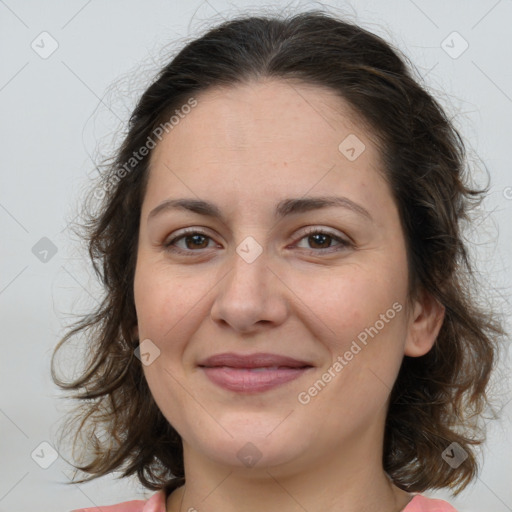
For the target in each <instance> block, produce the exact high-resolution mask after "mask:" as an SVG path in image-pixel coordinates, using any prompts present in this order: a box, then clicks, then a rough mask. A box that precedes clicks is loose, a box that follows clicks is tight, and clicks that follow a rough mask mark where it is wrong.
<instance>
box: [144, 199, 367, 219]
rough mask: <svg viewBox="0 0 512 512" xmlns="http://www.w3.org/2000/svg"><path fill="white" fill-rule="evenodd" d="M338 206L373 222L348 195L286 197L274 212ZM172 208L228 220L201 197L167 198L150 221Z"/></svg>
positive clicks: (153, 212) (289, 213) (156, 209)
mask: <svg viewBox="0 0 512 512" xmlns="http://www.w3.org/2000/svg"><path fill="white" fill-rule="evenodd" d="M333 206H337V207H340V208H345V209H347V210H350V211H352V212H355V213H357V214H358V215H361V216H363V217H366V218H367V219H368V220H370V221H371V222H373V218H372V216H371V215H370V213H369V212H368V210H367V209H366V208H364V207H362V206H361V205H360V204H357V203H355V202H354V201H352V200H350V199H349V198H348V197H339V196H327V197H307V198H296V199H284V200H282V201H280V202H279V203H278V204H277V206H276V208H275V212H274V216H275V217H276V218H283V217H285V216H287V215H292V214H297V213H304V212H309V211H312V210H319V209H322V208H330V207H333ZM170 210H187V211H191V212H194V213H197V214H199V215H205V216H208V217H213V218H215V219H219V220H221V221H222V222H223V223H224V224H226V220H225V219H224V216H223V215H222V212H221V211H220V209H219V208H218V207H217V206H216V205H215V204H213V203H209V202H207V201H203V200H201V199H188V198H182V199H167V200H165V201H163V202H162V203H161V204H159V205H158V206H156V207H155V208H154V209H153V210H151V212H150V213H149V215H148V222H149V221H150V220H151V219H153V218H154V217H156V216H157V215H159V214H161V213H163V212H167V211H170Z"/></svg>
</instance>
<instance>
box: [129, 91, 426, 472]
mask: <svg viewBox="0 0 512 512" xmlns="http://www.w3.org/2000/svg"><path fill="white" fill-rule="evenodd" d="M196 100H197V106H195V107H194V108H192V109H191V111H190V112H189V113H188V114H187V115H186V116H184V117H183V118H182V119H181V120H180V122H179V124H177V125H175V126H174V128H173V129H172V130H171V131H169V133H167V134H166V135H165V136H164V138H163V139H162V141H161V142H160V143H159V144H158V145H157V147H156V148H155V150H154V151H153V153H152V156H151V164H150V175H149V181H148V187H147V192H146V195H145V197H144V201H143V205H142V210H141V218H140V221H141V222H140V232H139V239H138V253H137V266H136V273H135V283H134V293H135V304H136V311H137V319H138V335H139V339H140V340H141V343H143V345H142V347H141V348H142V352H143V353H147V354H149V355H147V356H146V357H145V364H144V366H143V369H144V374H145V377H146V379H147V382H148V385H149V387H150V389H151V392H152V394H153V396H154V398H155V401H156V403H157V404H158V406H159V408H160V410H161V411H162V413H163V414H164V415H165V417H166V418H167V420H168V421H169V422H170V423H171V424H172V425H173V427H174V428H175V429H176V430H177V431H178V433H179V434H180V435H181V437H182V439H183V442H184V448H185V458H186V459H187V456H188V457H192V454H194V456H195V457H197V458H203V459H204V460H209V461H211V462H212V461H213V462H214V463H218V464H227V465H230V466H236V467H237V468H238V469H239V470H241V471H243V470H244V467H248V460H249V458H250V457H252V458H253V460H256V459H257V460H258V462H257V463H258V465H260V466H266V467H268V466H274V467H277V466H279V465H281V466H282V467H285V466H286V465H290V466H291V465H294V467H299V466H300V465H301V464H311V462H312V461H313V459H315V458H317V459H318V460H320V459H321V458H322V457H328V456H332V453H333V452H337V451H339V452H340V453H345V454H348V453H349V452H350V453H351V454H353V456H354V457H355V456H356V455H357V454H359V455H361V453H362V451H363V450H365V449H366V450H375V449H376V447H378V446H379V443H381V442H382V432H383V425H384V419H385V413H386V407H385V406H386V401H387V399H388V397H389V393H390V391H391V387H392V385H393V382H394V381H395V379H396V376H397V373H398V370H399V367H400V363H401V361H402V359H403V356H404V353H405V354H408V353H409V355H421V354H422V353H425V352H426V351H428V349H429V348H430V346H431V341H433V338H435V335H433V336H430V338H429V339H430V341H428V340H427V341H425V340H426V338H425V336H423V337H422V336H421V334H420V333H419V331H418V330H417V324H418V321H419V320H418V318H419V319H420V320H421V314H418V311H420V309H415V308H413V307H412V306H411V308H408V307H407V305H406V301H407V284H408V283H407V262H406V248H405V241H404V236H403V232H402V229H401V225H400V219H399V216H398V212H397V207H396V205H395V203H394V201H393V198H392V195H391V192H390V190H389V188H388V186H387V184H386V182H385V181H384V179H383V178H382V176H381V173H382V170H383V168H382V163H381V160H380V156H379V151H378V149H377V146H376V143H375V142H374V140H373V137H372V135H373V134H372V133H371V132H369V131H368V130H367V129H366V128H365V127H364V125H363V124H362V123H360V122H358V121H357V118H356V117H355V116H354V115H353V112H352V111H351V110H350V108H349V106H348V104H347V103H345V102H344V101H343V100H341V99H340V98H339V97H338V96H336V95H335V94H334V93H333V92H332V91H329V90H325V89H322V88H320V87H317V86H310V85H304V84H300V85H298V84H293V85H292V84H291V83H285V82H282V81H265V82H258V83H252V84H250V85H243V86H242V85H239V86H236V87H234V88H222V89H215V90H209V91H207V92H205V93H203V94H202V95H198V96H197V97H196ZM326 198H328V199H330V200H331V201H330V202H328V201H325V202H323V200H325V199H326ZM336 198H337V199H336ZM182 199H187V200H194V201H196V203H195V206H194V205H193V204H191V203H190V202H189V203H188V205H187V204H182V206H174V207H173V206H172V205H170V204H169V203H167V206H166V207H160V208H158V207H159V206H160V205H162V204H163V203H164V202H166V201H169V200H173V201H176V200H182ZM313 199H318V201H311V200H313ZM199 201H203V202H206V203H208V205H211V206H209V207H208V208H207V207H206V206H205V205H201V204H200V203H199ZM208 205H207V206H208ZM155 208H156V209H157V210H155ZM215 212H217V214H218V215H214V213H215ZM418 307H419V306H418ZM415 329H416V330H415ZM427 338H428V336H427ZM145 340H146V341H145ZM226 353H230V354H236V355H239V356H253V357H252V358H251V357H249V358H248V359H236V358H235V359H233V358H227V359H218V360H217V361H215V360H213V361H212V360H210V361H206V359H208V358H210V357H211V356H216V355H219V354H226ZM255 354H270V355H271V357H270V359H265V358H262V359H258V358H256V357H254V355H255ZM278 356H284V357H287V358H292V359H293V361H290V360H284V359H276V358H277V357H278ZM251 364H253V365H256V366H258V365H259V366H260V367H261V366H263V367H267V368H268V367H274V366H279V367H281V368H280V369H275V368H274V369H267V370H265V369H263V370H262V369H260V370H255V369H252V370H251V369H248V368H249V367H250V366H251ZM235 367H236V368H235ZM248 443H252V444H248ZM365 447H366V448H365ZM248 457H249V458H248ZM249 464H250V463H249Z"/></svg>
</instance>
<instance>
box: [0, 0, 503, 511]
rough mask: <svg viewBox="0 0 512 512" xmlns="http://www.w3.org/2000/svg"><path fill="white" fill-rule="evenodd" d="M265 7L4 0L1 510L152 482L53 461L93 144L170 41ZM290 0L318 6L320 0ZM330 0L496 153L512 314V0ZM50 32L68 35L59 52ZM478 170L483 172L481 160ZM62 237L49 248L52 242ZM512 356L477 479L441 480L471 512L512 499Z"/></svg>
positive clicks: (74, 500) (488, 236) (81, 308)
mask: <svg viewBox="0 0 512 512" xmlns="http://www.w3.org/2000/svg"><path fill="white" fill-rule="evenodd" d="M276 4H279V5H282V6H284V5H286V4H285V3H284V2H276ZM263 5H264V4H263V3H254V2H244V1H241V0H236V1H235V2H225V1H222V0H209V1H207V2H203V1H199V0H192V1H187V2H185V1H184V0H180V1H167V2H163V1H156V0H152V1H146V2H135V1H133V0H131V1H126V0H124V1H122V2H121V1H109V2H107V1H100V0H89V1H86V0H81V1H78V0H72V1H56V0H52V1H46V2H36V1H34V0H32V1H20V0H18V1H15V0H5V1H2V0H0V46H1V48H2V54H1V55H2V65H1V66H0V108H1V109H2V116H1V121H0V130H1V132H0V139H1V148H2V151H1V179H2V181H1V183H2V186H1V188H0V222H1V224H0V227H1V237H2V250H1V253H0V257H1V272H0V312H1V315H2V324H3V325H4V331H3V337H2V345H1V348H2V350H1V356H0V389H1V402H0V434H1V435H0V457H1V459H0V460H1V463H0V512H6V511H9V512H18V511H22V510H23V511H26V510H29V508H30V509H32V508H34V507H35V506H37V509H38V510H48V511H49V510H52V512H58V511H62V512H64V511H68V510H71V509H73V508H78V507H86V506H87V507H91V506H94V505H107V504H111V503H115V502H119V501H124V500H128V499H135V498H141V499H142V498H145V497H148V496H149V495H151V494H152V492H145V493H144V492H143V489H142V488H141V486H140V485H139V484H137V482H135V481H134V480H125V481H122V480H116V479H115V475H113V476H110V477H106V478H103V479H100V480H97V481H96V482H94V483H90V484H82V485H74V486H70V485H66V484H65V482H67V481H69V476H70V475H71V472H70V469H69V468H70V466H69V464H67V463H66V462H65V461H64V460H63V459H62V457H58V458H57V459H56V460H55V461H53V459H52V452H51V448H50V447H48V446H47V445H41V443H49V444H50V445H54V444H55V443H54V440H55V436H56V432H57V431H58V426H59V425H60V420H61V418H62V416H63V414H64V413H65V411H66V407H68V405H67V402H66V401H65V400H63V399H62V398H60V396H61V395H60V392H59V390H58V389H57V388H56V387H55V386H54V385H53V383H52V382H51V379H50V374H49V361H50V356H51V353H52V350H53V348H54V346H55V344H56V343H57V340H58V339H59V337H60V336H61V335H62V334H63V332H64V327H65V325H67V324H69V323H70V322H71V321H72V320H73V319H74V317H73V315H76V314H78V313H83V312H85V311H88V310H90V309H91V308H92V307H93V306H95V304H96V301H97V297H99V293H98V292H99V288H98V285H97V284H95V282H94V278H93V275H92V272H91V271H90V269H89V268H88V265H87V262H86V259H85V252H84V248H83V247H81V246H80V245H79V243H78V242H77V241H76V240H75V237H74V236H73V234H72V233H71V232H70V231H69V229H68V228H67V226H68V224H69V222H70V221H72V220H73V219H74V217H75V215H76V214H77V213H78V211H79V210H78V208H79V202H80V199H81V198H82V197H83V193H84V190H86V189H87V187H88V185H89V182H88V180H89V177H90V176H92V175H93V174H94V173H95V168H94V163H93V160H91V157H92V158H95V157H96V156H97V155H98V154H100V153H98V151H103V152H104V153H105V152H108V149H109V147H111V145H112V144H114V143H115V142H116V141H117V142H118V141H119V136H117V139H116V136H115V134H116V133H119V130H120V128H122V127H123V125H124V122H125V121H126V120H127V118H128V115H129V112H130V110H131V108H132V107H133V105H134V102H135V100H136V99H137V96H138V95H139V94H140V93H141V92H142V90H143V89H144V87H145V86H146V85H147V84H148V80H149V79H150V78H151V74H152V73H154V72H155V71H156V70H157V69H158V65H159V63H160V62H162V59H163V58H164V57H165V52H169V51H172V49H173V48H178V47H180V46H181V45H182V44H183V43H184V42H186V41H187V40H188V39H189V38H193V37H195V36H196V35H197V34H198V31H201V30H203V29H204V28H205V27H207V25H209V24H210V23H212V22H213V21H215V20H217V21H220V20H221V19H222V18H223V17H229V16H230V15H231V14H235V13H239V12H241V11H245V10H247V9H250V10H251V11H258V9H259V8H260V7H261V6H263ZM289 5H290V8H293V7H297V8H298V9H300V10H305V9H308V8H312V7H321V4H319V3H316V2H299V1H297V2H293V3H291V4H289ZM324 5H326V6H327V10H330V11H331V12H333V13H335V14H339V15H342V16H346V17H347V18H348V19H349V20H352V21H356V22H359V23H360V24H361V25H363V26H364V27H366V28H368V29H370V30H373V31H375V32H376V33H378V34H380V35H382V36H384V37H385V38H386V39H387V40H388V41H391V42H392V43H394V44H395V45H396V46H398V47H399V48H400V49H401V50H402V51H403V52H404V53H405V54H406V55H408V56H410V57H411V59H412V61H413V62H414V63H415V64H416V66H417V68H418V71H419V72H420V73H421V75H422V76H423V77H424V79H425V81H426V83H427V84H428V86H429V88H430V90H431V92H432V93H433V94H435V95H436V97H437V98H438V99H439V101H440V102H441V103H442V104H443V106H444V107H445V108H446V110H447V111H448V113H449V115H450V116H453V117H454V122H455V125H456V126H457V127H458V128H459V129H460V130H461V131H462V133H463V135H464V137H465V140H466V141H467V143H468V145H469V147H470V158H471V159H472V160H473V161H474V163H475V164H478V165H480V168H483V166H482V164H481V161H483V162H485V164H486V165H487V168H488V170H489V172H490V175H491V178H492V189H491V193H490V195H489V197H488V199H487V200H486V202H485V203H484V205H483V208H482V211H483V214H482V218H481V221H479V222H478V224H477V225H476V227H477V228H478V232H473V233H471V237H472V239H473V240H474V241H475V242H477V243H478V250H477V252H476V254H477V255H478V257H479V259H480V263H479V267H480V268H481V269H482V270H483V271H484V272H485V275H486V278H485V279H486V281H487V282H488V283H490V284H491V285H492V286H493V289H492V290H491V293H492V294H493V295H494V296H496V297H497V298H498V299H499V300H500V301H502V303H501V306H499V307H501V308H503V307H505V308H506V309H505V311H507V317H509V316H510V315H509V314H508V312H510V309H509V299H510V295H511V294H510V290H511V287H510V285H511V279H510V263H511V259H510V258H511V257H510V254H512V236H511V230H512V224H511V222H510V217H511V215H510V214H511V211H512V175H511V172H510V146H511V143H512V140H511V133H512V122H511V120H510V119H511V114H512V67H511V65H510V63H511V62H512V32H511V30H510V26H511V24H512V1H510V0H500V1H496V0H478V1H477V0H474V1H462V0H459V1H446V0H443V1H428V2H427V1H421V0H414V1H413V0H403V1H398V0H393V1H389V0H388V1H385V2H384V1H382V2H377V1H357V2H356V1H353V2H342V1H339V2H334V1H332V2H326V4H324ZM212 19H213V21H212ZM454 31H456V32H457V33H458V35H457V34H455V35H454V34H452V33H453V32H454ZM42 32H47V33H48V34H49V35H44V34H43V35H41V33H42ZM443 41H445V42H444V43H443ZM169 43H172V45H171V46H170V47H167V49H164V51H163V52H162V48H163V47H164V46H165V45H166V44H169ZM466 44H467V45H468V48H467V49H466V50H465V51H464V52H462V50H463V49H464V47H465V46H466ZM52 45H58V48H57V49H56V50H55V51H54V53H52V54H51V55H48V53H49V52H50V51H51V50H52ZM104 153H103V154H104ZM475 175H476V177H477V178H478V179H480V178H485V174H484V173H483V172H482V171H480V172H476V173H475ZM480 181H481V180H480ZM43 237H46V238H47V239H49V240H50V241H51V244H50V243H49V242H48V240H43V241H41V239H42V238H43ZM34 247H35V248H34ZM49 247H50V252H48V253H47V254H46V253H44V252H42V251H44V250H45V249H48V248H49ZM51 247H54V250H55V249H56V250H57V252H56V253H55V254H52V252H51ZM507 326H508V328H510V322H508V325H507ZM508 347H509V342H508V340H507V346H506V348H507V349H508ZM510 367H511V365H510V360H507V359H506V358H505V357H503V359H502V360H501V373H499V374H496V375H497V376H496V377H495V379H494V382H495V383H496V385H497V389H501V390H504V392H503V391H502V394H503V395H504V396H502V397H501V403H503V404H506V405H505V407H504V408H503V410H502V411H501V418H502V419H501V421H500V422H493V423H492V425H491V426H490V429H489V437H488V442H487V444H486V445H485V453H484V457H483V459H482V471H481V473H480V475H479V478H478V479H477V480H476V481H475V482H474V484H472V485H471V486H470V487H469V488H468V489H467V490H466V491H464V492H463V493H462V494H461V495H459V497H457V498H451V497H450V495H449V493H448V492H438V493H430V494H431V495H433V496H439V497H444V498H448V499H450V501H451V502H452V503H453V505H454V506H455V507H456V508H458V509H459V510H460V511H461V512H463V511H466V512H483V511H486V512H487V511H491V510H492V511H493V512H506V511H512V486H511V483H512V442H511V435H510V432H511V431H512V403H511V402H507V401H509V400H510V399H511V395H510V391H508V389H509V388H508V387H506V386H507V384H506V381H505V380H504V376H505V375H506V374H507V373H509V369H510ZM507 430H508V432H509V433H508V434H507ZM36 461H37V462H36ZM50 463H51V464H50ZM47 464H50V465H49V467H48V468H47V469H44V468H43V467H41V465H47Z"/></svg>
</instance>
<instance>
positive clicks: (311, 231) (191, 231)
mask: <svg viewBox="0 0 512 512" xmlns="http://www.w3.org/2000/svg"><path fill="white" fill-rule="evenodd" d="M317 234H321V235H327V236H329V237H330V238H331V239H332V240H334V241H336V242H339V246H338V249H336V248H335V249H334V251H333V250H332V248H331V247H327V248H325V249H305V250H306V251H307V252H310V253H315V254H318V253H326V252H329V253H331V252H338V251H340V250H343V249H347V248H349V247H353V245H354V244H353V243H352V242H350V241H348V240H345V239H343V238H341V237H339V236H336V235H334V234H333V233H331V232H329V231H327V230H323V229H319V228H315V227H310V228H308V229H307V230H306V232H305V233H304V234H303V236H302V237H301V238H300V239H299V242H300V241H301V240H303V239H304V238H307V237H308V236H311V235H317ZM191 235H202V236H204V237H205V238H209V239H210V240H212V238H211V237H210V236H209V235H208V234H207V233H205V232H204V231H201V230H200V229H195V228H188V229H185V230H184V231H183V232H182V233H181V234H180V235H178V236H176V237H174V238H172V239H171V240H169V241H167V242H165V243H164V244H162V245H163V247H164V249H165V250H166V251H169V252H173V253H178V254H183V255H185V256H194V255H195V254H194V253H199V252H200V251H201V249H198V250H192V249H187V250H184V249H179V248H177V247H173V244H174V243H175V242H177V241H178V240H181V239H182V238H187V237H188V236H191Z"/></svg>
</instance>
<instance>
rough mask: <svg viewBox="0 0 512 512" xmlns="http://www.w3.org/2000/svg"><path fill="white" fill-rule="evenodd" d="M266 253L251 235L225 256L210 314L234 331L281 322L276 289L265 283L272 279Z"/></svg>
mask: <svg viewBox="0 0 512 512" xmlns="http://www.w3.org/2000/svg"><path fill="white" fill-rule="evenodd" d="M268 263H269V261H268V254H267V252H266V251H265V250H264V248H263V246H262V245H260V244H259V243H258V242H257V241H256V240H255V239H254V238H253V237H250V236H249V237H246V238H244V239H243V240H242V242H240V243H239V244H238V246H237V247H236V249H235V251H233V253H232V254H231V256H230V257H229V259H228V262H227V265H229V272H228V274H227V275H226V276H225V279H223V280H222V282H221V284H220V288H219V289H218V293H217V295H216V297H215V302H214V304H213V306H212V317H213V318H214V319H216V320H223V321H225V322H226V323H228V324H230V325H231V326H232V327H234V328H235V329H237V330H250V329H251V327H253V326H255V325H256V324H258V323H259V322H261V321H262V320H264V321H273V322H279V321H281V320H282V319H283V318H282V315H283V314H284V312H285V310H286V308H285V307H284V304H283V303H282V299H283V298H282V297H279V296H278V295H276V294H277V293H279V292H278V288H276V287H275V286H269V284H270V281H271V280H272V279H273V278H275V276H274V275H273V273H272V272H271V271H270V269H269V268H268V266H267V265H268Z"/></svg>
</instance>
